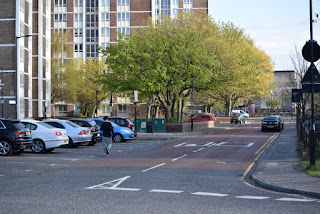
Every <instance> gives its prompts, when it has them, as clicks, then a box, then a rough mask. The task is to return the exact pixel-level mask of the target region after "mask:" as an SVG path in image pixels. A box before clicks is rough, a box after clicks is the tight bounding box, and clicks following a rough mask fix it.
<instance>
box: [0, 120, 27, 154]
mask: <svg viewBox="0 0 320 214" xmlns="http://www.w3.org/2000/svg"><path fill="white" fill-rule="evenodd" d="M31 144H32V138H31V133H30V130H29V129H27V128H26V127H25V126H24V125H23V124H22V123H21V122H20V121H19V120H13V119H0V155H2V156H5V155H10V154H12V153H14V154H20V153H21V152H22V151H23V150H24V149H25V148H27V147H28V146H31Z"/></svg>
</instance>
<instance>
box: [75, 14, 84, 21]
mask: <svg viewBox="0 0 320 214" xmlns="http://www.w3.org/2000/svg"><path fill="white" fill-rule="evenodd" d="M74 21H75V22H82V21H83V15H82V13H79V14H78V13H76V14H74Z"/></svg>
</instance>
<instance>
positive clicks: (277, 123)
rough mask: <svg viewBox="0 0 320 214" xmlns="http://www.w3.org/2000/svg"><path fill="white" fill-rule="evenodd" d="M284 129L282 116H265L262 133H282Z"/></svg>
mask: <svg viewBox="0 0 320 214" xmlns="http://www.w3.org/2000/svg"><path fill="white" fill-rule="evenodd" d="M283 128H284V121H283V119H282V117H281V116H280V115H270V116H265V117H264V118H263V120H262V124H261V131H262V132H263V131H266V130H276V131H279V132H280V131H281V130H282V129H283Z"/></svg>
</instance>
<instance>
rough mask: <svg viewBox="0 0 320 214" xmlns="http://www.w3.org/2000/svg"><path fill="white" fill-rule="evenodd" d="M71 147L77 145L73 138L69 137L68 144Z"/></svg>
mask: <svg viewBox="0 0 320 214" xmlns="http://www.w3.org/2000/svg"><path fill="white" fill-rule="evenodd" d="M68 146H69V147H71V148H73V147H75V145H74V144H73V141H72V139H71V137H69V144H68Z"/></svg>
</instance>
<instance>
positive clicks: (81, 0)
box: [74, 0, 83, 7]
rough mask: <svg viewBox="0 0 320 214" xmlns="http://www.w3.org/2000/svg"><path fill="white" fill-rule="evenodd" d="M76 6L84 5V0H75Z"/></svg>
mask: <svg viewBox="0 0 320 214" xmlns="http://www.w3.org/2000/svg"><path fill="white" fill-rule="evenodd" d="M74 6H75V7H82V6H83V0H74Z"/></svg>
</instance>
